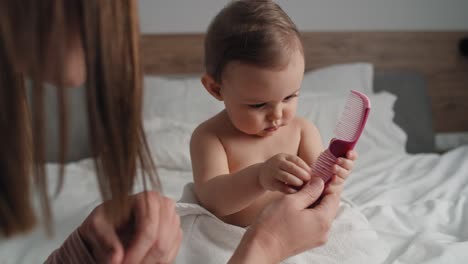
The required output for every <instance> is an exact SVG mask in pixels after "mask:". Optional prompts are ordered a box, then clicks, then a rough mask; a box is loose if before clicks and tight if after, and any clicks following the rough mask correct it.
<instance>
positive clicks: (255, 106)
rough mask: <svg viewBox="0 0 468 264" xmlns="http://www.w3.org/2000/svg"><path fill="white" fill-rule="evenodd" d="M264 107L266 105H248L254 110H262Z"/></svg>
mask: <svg viewBox="0 0 468 264" xmlns="http://www.w3.org/2000/svg"><path fill="white" fill-rule="evenodd" d="M265 105H266V103H261V104H252V105H248V106H249V107H250V108H254V109H258V108H262V107H264V106H265Z"/></svg>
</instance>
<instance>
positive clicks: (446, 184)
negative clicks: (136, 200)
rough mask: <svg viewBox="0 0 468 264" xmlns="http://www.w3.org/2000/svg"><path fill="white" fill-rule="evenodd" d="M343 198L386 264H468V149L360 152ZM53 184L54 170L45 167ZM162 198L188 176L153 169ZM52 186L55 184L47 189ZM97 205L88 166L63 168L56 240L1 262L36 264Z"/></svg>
mask: <svg viewBox="0 0 468 264" xmlns="http://www.w3.org/2000/svg"><path fill="white" fill-rule="evenodd" d="M360 154H361V158H360V159H359V160H358V164H357V168H356V170H355V171H354V172H353V174H352V175H351V177H350V179H349V181H348V182H347V184H346V187H345V192H344V196H345V197H346V198H348V199H349V200H351V201H353V202H354V203H355V205H356V206H357V207H358V208H359V209H360V210H361V212H362V213H363V214H364V215H366V217H367V218H368V220H369V222H370V223H371V225H372V226H373V227H374V228H375V230H376V231H377V232H378V234H379V235H380V236H381V237H382V238H383V239H384V240H385V241H386V242H387V243H388V244H389V245H390V247H391V253H390V255H389V257H388V258H387V260H386V263H408V264H410V263H411V264H413V263H467V260H468V201H467V197H468V146H464V147H459V148H457V149H455V150H453V151H451V152H449V153H446V154H444V155H441V156H439V155H436V154H426V155H421V154H420V155H407V154H401V153H392V152H386V151H384V150H382V151H375V153H374V152H373V153H360ZM48 169H49V171H50V172H51V173H50V174H51V175H49V177H50V179H51V180H52V181H54V179H55V178H56V176H55V173H56V169H57V167H56V166H55V165H48ZM159 176H160V178H161V180H162V183H163V188H164V192H165V193H166V195H167V196H169V197H172V198H174V199H178V198H180V195H181V193H182V189H183V186H184V185H185V183H187V182H188V181H190V180H191V177H192V176H191V172H190V171H177V170H164V169H160V170H159ZM51 187H53V184H52V186H51ZM98 202H99V195H98V193H97V185H96V182H95V179H94V176H93V173H92V163H91V162H90V161H89V160H84V161H81V162H78V163H73V164H70V165H68V166H67V175H66V180H65V185H64V188H63V191H62V193H61V194H60V196H59V197H58V199H56V200H54V201H53V210H54V212H55V220H56V221H55V226H56V233H55V237H54V238H53V239H48V238H47V236H46V235H45V234H44V232H43V231H42V230H41V229H40V230H36V231H34V232H33V233H31V234H28V235H24V236H20V237H16V238H15V239H13V240H3V241H0V263H1V264H10V263H28V264H29V263H41V262H42V261H43V260H44V259H45V258H46V257H47V255H48V254H49V253H50V252H51V251H52V250H53V249H54V248H56V247H58V246H59V245H60V243H61V242H62V241H63V240H64V239H65V238H66V237H67V235H68V234H69V233H71V232H72V231H73V230H74V229H75V228H76V227H77V226H78V225H79V224H80V223H81V221H82V220H83V219H84V218H85V217H86V216H87V214H88V213H89V212H90V211H91V210H92V208H93V207H94V206H95V205H96V204H97V203H98Z"/></svg>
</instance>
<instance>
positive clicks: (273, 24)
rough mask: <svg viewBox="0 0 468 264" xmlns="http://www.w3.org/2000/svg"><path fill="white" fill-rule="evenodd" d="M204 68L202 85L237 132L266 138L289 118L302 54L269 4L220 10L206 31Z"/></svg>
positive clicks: (287, 23) (264, 0)
mask: <svg viewBox="0 0 468 264" xmlns="http://www.w3.org/2000/svg"><path fill="white" fill-rule="evenodd" d="M205 68H206V74H205V75H204V76H203V77H202V83H203V85H204V86H205V88H206V89H207V90H208V92H209V93H210V94H211V95H213V96H214V97H215V98H217V99H218V100H222V101H224V104H225V107H226V112H227V113H228V116H229V118H230V120H231V122H232V123H233V125H234V126H235V127H236V128H237V129H238V130H240V131H241V132H244V133H246V134H249V135H258V136H266V135H271V134H272V133H274V132H275V131H276V130H277V129H278V128H280V127H282V126H285V125H287V124H288V123H289V122H290V121H291V120H292V119H293V118H294V116H295V113H296V108H297V95H298V92H299V88H300V86H301V82H302V77H303V74H304V52H303V47H302V43H301V40H300V36H299V32H298V30H297V28H296V26H295V25H294V23H293V22H292V20H291V19H290V18H289V16H288V15H287V14H286V13H285V12H284V11H283V10H282V9H281V8H280V7H279V6H278V5H277V4H276V3H274V2H273V1H268V0H257V1H249V0H241V1H234V2H231V3H230V4H228V5H227V6H226V7H225V8H224V9H222V10H221V12H220V13H219V14H218V15H217V16H216V17H215V18H214V20H213V21H212V22H211V24H210V26H209V28H208V32H207V35H206V39H205Z"/></svg>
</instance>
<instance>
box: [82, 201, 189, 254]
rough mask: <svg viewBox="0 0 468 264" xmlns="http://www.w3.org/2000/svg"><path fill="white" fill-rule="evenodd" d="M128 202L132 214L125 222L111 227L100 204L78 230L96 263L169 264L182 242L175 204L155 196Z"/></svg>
mask: <svg viewBox="0 0 468 264" xmlns="http://www.w3.org/2000/svg"><path fill="white" fill-rule="evenodd" d="M145 194H146V195H145ZM130 199H133V203H132V208H131V210H132V213H131V216H130V219H129V220H128V221H127V222H125V223H124V224H122V225H121V226H114V225H113V224H112V222H111V221H109V220H108V219H107V217H106V216H105V213H104V204H101V205H99V206H98V207H96V208H95V209H94V210H93V211H92V212H91V214H90V215H89V216H88V217H87V218H86V219H85V221H84V222H83V224H82V225H81V226H80V227H79V228H78V232H79V234H80V237H81V239H82V240H83V241H84V243H85V244H86V245H87V247H88V249H89V250H90V253H91V254H92V255H93V256H94V258H95V260H96V262H97V263H171V262H172V261H173V260H174V259H175V257H176V255H177V252H178V250H179V246H180V243H181V240H182V230H181V229H180V219H179V216H178V215H177V214H176V212H175V203H174V201H172V200H171V199H169V198H166V197H163V196H161V195H160V194H158V193H157V192H146V193H139V194H136V195H133V196H130ZM145 199H147V203H146V202H145Z"/></svg>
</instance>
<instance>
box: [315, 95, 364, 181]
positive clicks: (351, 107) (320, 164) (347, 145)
mask: <svg viewBox="0 0 468 264" xmlns="http://www.w3.org/2000/svg"><path fill="white" fill-rule="evenodd" d="M370 108H371V104H370V101H369V98H367V96H366V95H364V94H362V93H360V92H357V91H354V90H351V94H350V95H349V97H348V100H347V102H346V106H345V109H344V111H343V113H342V115H341V118H340V120H339V121H338V124H337V125H336V128H335V137H334V138H333V139H332V140H331V142H330V146H328V149H327V150H325V151H324V152H322V153H321V154H320V156H319V157H318V159H317V161H316V162H315V164H314V165H313V167H312V174H313V175H316V176H319V177H320V178H322V180H323V181H324V182H325V183H327V182H328V181H329V180H330V179H331V177H332V176H333V175H334V172H333V170H332V169H333V165H335V164H336V159H337V158H339V157H345V156H346V153H348V151H350V150H352V149H354V146H356V143H357V141H358V139H359V137H360V136H361V134H362V131H363V130H364V126H365V125H366V121H367V117H368V116H369V111H370Z"/></svg>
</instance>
